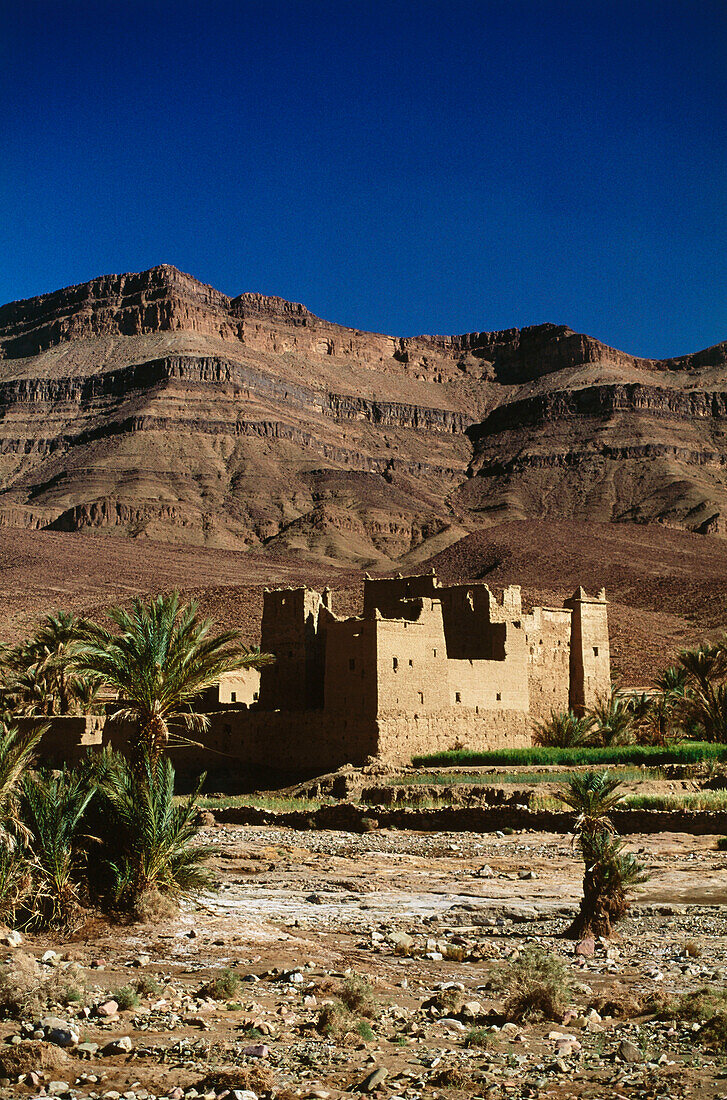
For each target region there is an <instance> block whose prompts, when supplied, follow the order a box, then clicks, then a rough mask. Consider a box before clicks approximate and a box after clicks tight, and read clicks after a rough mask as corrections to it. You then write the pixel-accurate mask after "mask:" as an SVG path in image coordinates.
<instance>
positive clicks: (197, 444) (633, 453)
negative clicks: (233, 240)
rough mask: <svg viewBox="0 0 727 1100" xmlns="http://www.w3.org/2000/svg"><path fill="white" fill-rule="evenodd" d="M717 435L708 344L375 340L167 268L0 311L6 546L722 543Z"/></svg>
mask: <svg viewBox="0 0 727 1100" xmlns="http://www.w3.org/2000/svg"><path fill="white" fill-rule="evenodd" d="M726 428H727V344H720V345H717V346H716V347H714V348H711V349H708V350H707V351H703V352H699V353H697V354H694V355H690V356H686V357H683V358H681V359H675V360H668V361H661V362H660V361H655V360H645V359H636V358H634V357H632V356H629V355H626V354H624V353H622V352H619V351H616V350H614V349H612V348H609V347H606V346H605V345H603V344H601V343H599V342H598V341H597V340H594V339H592V338H591V337H588V336H582V335H579V334H577V333H574V332H572V331H571V330H569V329H568V328H565V327H562V326H556V325H551V324H548V325H539V326H536V327H532V328H526V329H522V330H517V329H511V330H507V331H504V332H476V333H468V334H465V335H460V336H420V337H413V338H399V337H391V336H382V335H376V334H372V333H365V332H360V331H357V330H353V329H347V328H344V327H342V326H340V325H336V324H331V323H329V322H327V321H323V320H320V319H319V318H317V317H315V316H313V315H312V314H311V313H310V312H309V311H308V310H307V309H306V308H305V307H304V306H302V305H299V304H297V303H291V302H287V301H284V300H282V299H279V298H271V297H263V296H261V295H258V294H249V293H245V294H241V295H239V296H238V297H236V298H228V297H226V296H225V295H223V294H220V293H219V292H218V291H216V290H214V289H213V288H212V287H208V286H203V285H202V284H201V283H199V282H197V281H196V280H195V279H193V278H192V277H191V276H189V275H184V274H182V273H181V272H179V271H177V270H176V268H173V267H169V266H166V265H165V266H161V267H157V268H153V269H152V270H150V271H147V272H144V273H142V274H137V275H111V276H104V277H102V278H99V279H95V280H94V281H93V282H91V283H86V284H82V285H80V286H75V287H70V288H67V289H65V290H59V291H57V292H55V293H52V294H46V295H43V296H41V297H38V298H31V299H28V300H26V301H22V302H13V303H10V304H9V305H6V306H4V307H1V308H0V526H2V527H5V528H21V529H24V530H26V531H41V530H45V531H57V532H88V531H96V532H101V531H102V532H104V533H109V534H114V535H118V536H123V538H124V542H125V541H126V540H127V539H128V540H131V541H132V542H133V543H135V544H138V543H140V542H143V541H144V540H150V541H154V542H164V543H167V544H170V545H172V544H174V545H178V546H189V547H199V548H202V547H206V548H217V549H226V550H240V551H246V550H248V549H250V548H252V549H255V550H257V551H260V552H262V553H263V554H265V555H266V556H267V555H270V556H272V557H273V558H275V559H276V560H280V559H281V556H282V557H285V558H286V559H289V560H294V559H295V558H300V559H301V560H302V561H308V560H310V559H314V560H315V561H317V562H319V563H321V564H327V565H330V566H331V567H341V566H343V567H348V568H366V567H373V568H391V567H393V566H397V565H402V566H403V567H405V568H410V567H413V566H415V565H416V563H417V562H418V561H421V560H424V559H425V558H428V557H430V556H432V555H433V554H435V553H437V552H439V551H442V550H444V549H446V547H447V546H449V545H451V544H454V543H456V542H457V540H459V539H460V538H461V537H462V536H464V535H466V534H468V533H469V532H471V531H475V530H477V529H480V528H483V527H485V528H487V527H492V526H495V525H499V524H501V523H502V522H503V521H507V520H523V519H536V518H541V519H542V518H548V519H555V520H561V519H564V518H568V517H572V518H574V519H577V520H579V521H582V522H591V521H597V522H601V523H604V522H611V521H614V520H616V521H631V520H636V521H638V522H639V523H652V522H655V521H659V522H661V523H662V524H664V523H666V524H668V525H669V526H673V527H682V528H686V529H689V530H692V531H696V532H700V533H702V534H704V533H709V534H713V535H718V536H721V535H725V534H726V533H727V486H726V483H725V480H724V468H725V465H726V464H727V442H726V436H725V431H726ZM661 529H662V528H660V529H659V530H661Z"/></svg>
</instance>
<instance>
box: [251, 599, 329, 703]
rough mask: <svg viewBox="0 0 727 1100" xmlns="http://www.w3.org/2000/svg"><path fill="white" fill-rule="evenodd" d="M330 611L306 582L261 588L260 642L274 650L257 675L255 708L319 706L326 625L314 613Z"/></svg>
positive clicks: (322, 692)
mask: <svg viewBox="0 0 727 1100" xmlns="http://www.w3.org/2000/svg"><path fill="white" fill-rule="evenodd" d="M321 612H323V614H324V616H327V615H329V614H330V612H328V610H327V609H326V605H325V603H324V599H323V597H322V596H321V595H320V593H318V592H315V591H313V589H310V588H281V589H266V590H265V593H264V596H263V619H262V640H261V648H262V650H263V652H265V653H272V654H274V656H275V663H274V664H272V665H267V666H266V667H265V668H263V669H262V671H261V676H260V703H259V705H260V708H261V709H263V710H310V709H319V708H320V707H322V706H323V696H324V685H323V679H324V671H325V630H319V625H320V624H319V618H320V616H321Z"/></svg>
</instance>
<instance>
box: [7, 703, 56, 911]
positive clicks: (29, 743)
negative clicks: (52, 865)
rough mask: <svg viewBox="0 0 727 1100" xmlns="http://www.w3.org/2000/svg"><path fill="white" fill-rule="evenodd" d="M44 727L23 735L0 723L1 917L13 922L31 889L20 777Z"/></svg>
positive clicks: (32, 761)
mask: <svg viewBox="0 0 727 1100" xmlns="http://www.w3.org/2000/svg"><path fill="white" fill-rule="evenodd" d="M44 732H45V729H44V728H41V729H37V730H35V731H34V732H33V733H31V734H28V735H26V737H24V738H22V739H21V738H20V737H19V736H18V732H17V730H16V729H15V728H13V727H8V726H5V725H4V724H2V723H0V920H1V921H7V922H9V923H12V922H13V920H14V918H15V914H16V912H17V910H18V908H19V907H20V906H21V904H22V902H23V901H24V900H25V898H26V897H27V896H28V895H29V893H30V889H31V882H32V876H31V863H30V860H29V859H27V858H26V854H25V850H24V849H25V845H26V844H27V843H28V842H29V840H30V838H31V833H30V830H29V829H28V828H27V826H26V825H25V823H24V821H23V819H22V816H21V809H20V796H21V788H22V784H23V780H24V778H25V776H26V775H27V773H28V771H29V769H30V768H31V767H32V766H33V763H34V761H35V749H36V747H37V745H38V742H39V741H40V739H41V737H42V736H43V733H44Z"/></svg>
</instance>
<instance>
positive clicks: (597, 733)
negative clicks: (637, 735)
mask: <svg viewBox="0 0 727 1100" xmlns="http://www.w3.org/2000/svg"><path fill="white" fill-rule="evenodd" d="M588 717H589V718H590V720H591V722H592V724H593V735H594V738H595V739H596V740H597V741H598V742H599V743H600V744H601V745H626V744H628V743H629V741H630V740H631V736H632V733H633V728H634V713H633V709H632V707H631V705H630V703H629V700H628V699H627V698H625V697H624V696H623V695H619V694H617V692H616V691H612V692H611V694H610V695H607V696H605V697H602V698H600V699H599V700H598V702H597V703H596V705H595V707H592V708H591V709H590V710H589V711H588Z"/></svg>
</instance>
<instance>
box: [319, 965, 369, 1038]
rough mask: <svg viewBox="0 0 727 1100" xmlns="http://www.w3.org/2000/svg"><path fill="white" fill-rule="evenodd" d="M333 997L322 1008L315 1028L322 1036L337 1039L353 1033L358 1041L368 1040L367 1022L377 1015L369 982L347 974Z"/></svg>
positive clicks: (359, 975) (355, 975) (335, 988)
mask: <svg viewBox="0 0 727 1100" xmlns="http://www.w3.org/2000/svg"><path fill="white" fill-rule="evenodd" d="M333 988H334V990H335V996H334V999H333V1000H332V1001H329V1002H328V1003H327V1004H324V1005H323V1006H322V1008H321V1011H320V1012H319V1014H318V1021H317V1023H316V1027H317V1029H318V1031H320V1033H321V1034H322V1035H329V1036H332V1037H335V1038H340V1037H341V1036H343V1035H346V1034H348V1033H349V1032H356V1033H357V1034H358V1035H360V1036H361V1038H364V1039H366V1038H368V1037H369V1030H370V1029H368V1025H366V1020H373V1019H375V1018H376V1016H377V1015H378V1004H377V1001H376V997H375V994H374V988H373V986H372V985H371V982H370V981H369V980H368V979H367V978H364V977H363V976H362V975H361V974H355V973H352V974H348V975H347V976H346V977H345V978H344V979H343V981H342V982H339V983H338V984H337V985H335V986H334V987H333Z"/></svg>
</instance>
